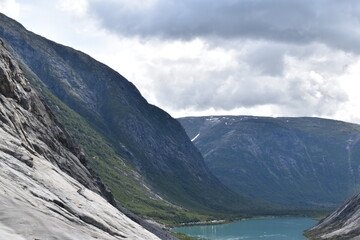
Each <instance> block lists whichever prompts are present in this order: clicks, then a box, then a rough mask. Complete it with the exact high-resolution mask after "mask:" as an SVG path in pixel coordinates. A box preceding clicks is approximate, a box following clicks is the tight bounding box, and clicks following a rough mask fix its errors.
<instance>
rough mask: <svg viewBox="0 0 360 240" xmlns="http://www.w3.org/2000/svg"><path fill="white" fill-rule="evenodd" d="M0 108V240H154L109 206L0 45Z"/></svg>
mask: <svg viewBox="0 0 360 240" xmlns="http://www.w3.org/2000/svg"><path fill="white" fill-rule="evenodd" d="M0 103H1V104H0V136H1V137H0V160H1V161H0V168H1V171H0V201H1V206H0V238H1V239H15V240H24V239H109V240H110V239H124V238H128V239H149V240H153V239H159V238H158V237H156V236H155V235H154V234H152V233H150V232H148V231H147V230H145V229H144V228H143V227H142V226H140V225H138V224H137V223H135V222H133V221H132V220H130V219H129V218H128V217H126V216H125V215H124V214H123V213H121V212H120V211H118V210H117V209H116V208H115V207H114V206H112V205H111V204H110V203H109V202H108V201H110V202H112V203H114V200H113V199H112V195H111V193H110V192H109V191H108V190H107V189H106V187H105V186H104V185H103V184H102V183H101V181H100V180H99V179H98V178H97V177H95V176H94V175H93V174H92V173H91V172H90V171H89V169H88V168H87V167H86V166H85V165H84V164H85V163H86V158H85V156H84V155H83V153H82V151H81V149H80V148H79V147H77V145H76V144H75V143H74V141H73V140H72V139H71V137H70V136H69V134H68V133H67V132H66V131H65V129H64V128H63V127H62V125H60V124H59V123H58V122H57V120H56V119H55V117H54V115H53V114H52V113H51V111H50V110H49V108H48V107H47V106H46V105H45V104H44V103H43V101H42V100H40V98H39V97H38V95H37V94H36V92H35V91H34V89H33V88H32V87H31V86H30V83H29V82H28V81H27V79H26V78H25V76H24V74H23V73H22V71H21V70H20V68H19V66H18V64H17V62H16V61H15V60H14V58H13V57H12V56H10V55H9V53H8V52H7V51H6V50H5V48H4V46H3V42H2V41H1V42H0ZM101 195H102V196H104V197H106V198H107V200H106V199H105V198H103V197H102V196H101Z"/></svg>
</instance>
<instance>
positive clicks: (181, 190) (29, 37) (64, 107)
mask: <svg viewBox="0 0 360 240" xmlns="http://www.w3.org/2000/svg"><path fill="white" fill-rule="evenodd" d="M0 37H2V38H3V39H4V40H5V41H6V43H7V44H8V45H9V48H10V49H11V51H12V53H13V54H14V55H15V56H16V57H17V58H19V59H20V60H21V62H22V64H23V66H22V68H23V70H24V72H25V74H26V75H27V76H28V77H29V79H30V80H31V82H32V83H33V85H34V86H36V88H37V89H38V90H39V92H40V93H41V94H42V95H43V96H44V98H45V100H46V102H47V103H48V104H49V106H50V108H51V109H52V110H53V111H54V112H55V114H56V116H57V117H58V118H59V119H60V121H61V122H62V123H63V124H64V125H65V126H66V127H67V128H68V129H69V130H70V131H71V132H72V133H73V134H74V136H75V137H76V139H77V140H78V141H79V142H80V143H81V144H82V146H84V149H85V151H86V153H87V154H88V155H89V165H91V166H92V167H93V169H94V170H95V171H96V172H97V173H98V174H99V175H100V177H101V178H102V179H104V181H105V182H106V183H107V184H108V185H109V187H110V188H111V190H112V192H113V193H114V196H115V198H116V199H117V200H118V201H120V202H121V204H123V205H124V206H125V207H127V208H130V209H131V210H132V211H135V212H136V213H139V214H142V215H145V216H148V217H151V218H154V219H157V220H160V221H162V220H164V219H176V221H194V220H198V219H197V218H194V219H189V217H188V211H187V210H185V211H182V210H181V209H191V210H192V211H194V210H196V211H202V212H207V213H208V212H227V213H244V212H245V211H250V210H252V209H253V207H254V209H259V208H266V206H263V205H260V204H256V203H255V202H251V201H249V200H248V199H247V198H243V197H241V196H239V195H238V194H236V193H234V192H232V191H230V190H229V189H228V188H227V187H225V186H224V185H223V184H222V183H220V181H218V179H217V178H216V177H215V176H214V175H213V174H212V173H211V172H210V171H209V169H208V168H207V166H206V165H205V163H204V161H203V158H202V156H201V154H200V153H199V151H198V150H197V149H196V148H195V147H194V146H193V144H192V143H191V142H190V140H189V138H188V136H187V135H186V133H185V131H184V130H183V128H182V127H181V125H180V124H179V123H178V122H177V121H176V120H175V119H173V118H172V117H171V116H170V115H168V114H167V113H166V112H164V111H162V110H161V109H159V108H157V107H155V106H152V105H150V104H148V103H147V102H146V100H145V99H144V98H143V97H142V96H141V94H140V93H139V91H138V90H137V89H136V88H135V86H134V85H133V84H131V83H130V82H129V81H127V80H126V79H125V78H124V77H122V76H121V75H120V74H119V73H117V72H115V71H114V70H112V69H110V68H109V67H107V66H105V65H104V64H102V63H99V62H97V61H96V60H94V59H92V58H91V57H89V56H88V55H86V54H84V53H81V52H79V51H76V50H74V49H72V48H69V47H65V46H62V45H60V44H57V43H54V42H52V41H49V40H47V39H45V38H43V37H41V36H38V35H36V34H34V33H31V32H29V31H27V30H26V29H25V28H24V27H23V26H21V25H20V24H19V23H17V22H15V21H13V20H11V19H9V18H7V17H6V16H4V15H2V14H0ZM169 179H171V181H169ZM174 205H177V206H178V207H174ZM179 206H180V207H179ZM179 211H182V212H181V213H179Z"/></svg>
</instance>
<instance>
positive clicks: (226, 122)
mask: <svg viewBox="0 0 360 240" xmlns="http://www.w3.org/2000/svg"><path fill="white" fill-rule="evenodd" d="M179 121H180V122H181V124H182V125H183V126H184V128H185V129H186V131H187V133H188V135H189V136H190V138H194V141H193V142H194V144H195V145H196V146H197V147H198V148H199V150H200V151H201V153H202V154H203V156H204V159H205V162H206V164H207V165H208V167H209V168H210V169H211V171H212V172H213V173H214V174H215V175H216V176H217V177H218V178H219V179H220V180H221V181H222V182H223V183H224V184H225V185H227V186H228V187H229V188H231V189H232V190H234V191H237V192H239V193H242V194H245V195H248V196H251V197H254V198H258V199H263V200H267V201H271V202H275V203H280V204H285V205H293V206H303V207H336V206H338V205H339V204H340V203H341V202H343V201H344V200H345V199H346V198H348V197H350V196H352V195H353V194H354V193H356V192H358V191H359V190H360V189H359V183H360V172H359V167H360V142H359V139H360V126H359V125H356V124H350V123H344V122H340V121H332V120H326V119H319V118H263V117H250V116H219V117H194V118H182V119H179Z"/></svg>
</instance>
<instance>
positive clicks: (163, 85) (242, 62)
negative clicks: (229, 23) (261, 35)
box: [147, 44, 352, 116]
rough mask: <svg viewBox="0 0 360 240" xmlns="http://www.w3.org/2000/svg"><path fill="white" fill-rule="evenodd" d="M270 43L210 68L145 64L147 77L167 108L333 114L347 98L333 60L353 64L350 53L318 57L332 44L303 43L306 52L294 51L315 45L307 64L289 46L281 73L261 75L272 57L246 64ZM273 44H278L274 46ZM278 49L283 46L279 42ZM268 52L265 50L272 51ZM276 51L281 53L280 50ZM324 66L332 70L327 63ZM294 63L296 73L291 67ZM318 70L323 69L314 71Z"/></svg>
mask: <svg viewBox="0 0 360 240" xmlns="http://www.w3.org/2000/svg"><path fill="white" fill-rule="evenodd" d="M271 47H272V46H271V45H269V44H266V45H262V44H261V45H259V46H258V47H255V48H254V47H246V49H249V48H251V49H252V51H249V52H247V53H246V54H244V55H243V56H239V57H238V59H237V60H238V63H237V64H236V65H233V66H229V67H224V68H221V69H219V70H209V69H208V68H204V65H200V64H201V63H198V66H197V65H196V64H194V60H193V59H189V60H186V59H182V61H161V62H157V63H154V65H153V66H152V67H151V68H149V69H147V72H148V74H149V78H150V79H155V80H154V81H153V83H152V85H151V86H152V89H151V92H152V93H153V94H154V95H155V96H156V99H157V101H158V102H159V103H161V106H162V107H164V108H165V109H177V110H179V109H194V110H195V111H204V110H207V109H210V108H214V109H215V110H227V111H230V110H233V109H237V108H247V109H251V108H255V107H260V106H272V108H273V110H274V111H275V110H276V112H277V114H282V115H292V116H299V115H301V116H314V115H317V116H325V115H326V116H330V115H332V114H334V113H336V112H337V111H338V110H339V108H340V107H341V105H342V104H344V103H346V102H347V101H348V96H347V94H346V92H344V90H343V89H342V88H341V86H340V84H339V82H338V80H337V79H336V76H338V75H339V74H341V73H342V67H341V66H337V65H338V64H337V62H336V61H335V60H333V59H340V60H341V61H343V62H344V63H349V62H351V61H352V59H351V58H348V59H341V58H343V57H342V53H341V52H340V53H334V54H333V55H329V56H328V58H327V59H325V60H322V61H323V62H318V56H319V55H320V56H322V55H326V54H327V51H329V49H327V48H321V46H312V47H304V48H303V51H300V49H297V51H295V53H296V54H300V53H299V51H300V52H301V53H302V54H305V53H303V52H309V50H308V49H307V48H311V49H313V52H312V54H310V53H307V54H306V61H305V63H303V65H302V60H304V58H305V56H304V55H301V59H298V58H296V57H295V56H294V54H295V53H294V52H293V49H289V48H288V51H289V54H292V55H291V56H290V55H289V56H288V55H286V54H284V55H282V57H283V59H282V60H281V63H280V64H279V65H280V66H281V67H280V68H279V69H280V70H281V71H279V72H281V74H282V76H280V77H279V76H278V75H275V76H272V74H263V69H267V67H263V66H268V65H271V59H269V61H265V60H264V61H263V62H262V63H261V68H257V67H254V66H250V67H249V66H248V65H247V64H249V63H248V62H249V60H248V59H249V55H251V54H252V53H254V52H259V53H258V54H256V55H257V56H256V57H255V58H262V57H261V56H262V55H261V52H262V50H263V49H264V48H265V49H266V48H271ZM274 48H275V49H276V46H274ZM278 48H279V49H282V47H281V46H278ZM314 49H317V51H316V50H314ZM279 51H280V50H279ZM264 52H265V55H266V54H268V53H267V52H266V51H264ZM275 52H276V54H277V52H278V49H276V50H275ZM280 52H281V51H280ZM276 54H275V55H276ZM270 55H271V54H270ZM288 57H291V58H294V59H295V60H293V61H294V62H288V61H285V60H284V59H285V58H288ZM260 62H261V61H260ZM254 64H256V61H255V63H254ZM275 64H276V65H278V63H275ZM324 65H328V67H330V68H331V69H330V70H328V69H326V68H324V67H323V66H324ZM156 66H165V67H164V69H166V70H164V71H159V70H156ZM293 68H295V69H296V70H297V71H298V72H293V70H292V69H293ZM254 69H258V73H259V74H255V71H256V70H254ZM268 69H269V70H271V69H272V68H268ZM316 70H318V71H319V73H317V72H315V71H316ZM279 72H276V74H278V73H279ZM271 73H273V72H271Z"/></svg>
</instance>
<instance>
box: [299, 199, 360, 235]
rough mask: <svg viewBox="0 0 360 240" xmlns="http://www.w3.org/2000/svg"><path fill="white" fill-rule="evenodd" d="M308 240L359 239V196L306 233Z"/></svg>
mask: <svg viewBox="0 0 360 240" xmlns="http://www.w3.org/2000/svg"><path fill="white" fill-rule="evenodd" d="M305 235H306V236H307V237H309V239H337V240H341V239H359V238H360V194H357V195H355V196H353V197H352V198H350V199H349V200H348V201H347V202H346V203H345V204H343V205H342V206H341V207H339V208H338V209H337V210H336V211H335V212H333V213H332V214H330V215H329V216H328V217H326V218H325V219H323V220H322V221H320V222H319V223H318V224H317V225H316V226H315V227H313V228H311V229H309V230H308V231H306V233H305Z"/></svg>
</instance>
